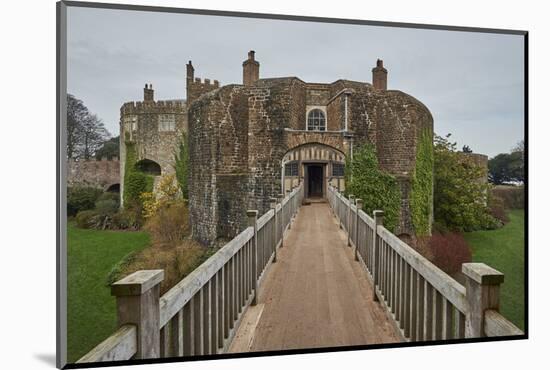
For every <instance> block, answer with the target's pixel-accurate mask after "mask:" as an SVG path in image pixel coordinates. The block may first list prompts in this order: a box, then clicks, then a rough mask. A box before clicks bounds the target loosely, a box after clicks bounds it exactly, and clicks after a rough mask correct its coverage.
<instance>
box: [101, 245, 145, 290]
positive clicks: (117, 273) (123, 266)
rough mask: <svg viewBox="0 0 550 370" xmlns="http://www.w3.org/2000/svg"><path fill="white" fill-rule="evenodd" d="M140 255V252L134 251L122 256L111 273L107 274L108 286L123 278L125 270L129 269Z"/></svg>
mask: <svg viewBox="0 0 550 370" xmlns="http://www.w3.org/2000/svg"><path fill="white" fill-rule="evenodd" d="M137 255H138V252H136V251H132V252H130V253H128V254H127V255H125V256H124V257H122V259H121V260H120V261H118V262H117V263H116V264H115V265H114V266H113V268H112V269H111V271H110V272H109V274H108V275H107V280H106V284H105V285H107V286H110V285H111V284H113V283H115V282H116V281H117V280H119V279H121V278H122V277H123V274H124V272H125V270H127V269H128V268H129V267H130V266H131V264H132V263H133V262H134V261H135V260H136V257H137Z"/></svg>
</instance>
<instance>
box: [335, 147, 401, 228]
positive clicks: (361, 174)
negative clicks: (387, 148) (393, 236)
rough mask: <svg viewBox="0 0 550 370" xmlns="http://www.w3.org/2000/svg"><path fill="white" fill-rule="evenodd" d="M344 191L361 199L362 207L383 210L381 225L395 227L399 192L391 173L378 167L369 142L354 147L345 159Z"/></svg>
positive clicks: (366, 210)
mask: <svg viewBox="0 0 550 370" xmlns="http://www.w3.org/2000/svg"><path fill="white" fill-rule="evenodd" d="M345 179H346V194H348V195H349V194H353V195H355V197H356V198H361V199H362V200H363V210H364V211H365V212H367V213H368V214H372V212H373V211H374V210H377V209H380V210H383V211H384V225H385V226H386V228H387V229H388V230H390V231H394V230H395V228H396V227H397V224H398V221H399V208H400V203H401V194H400V191H399V186H398V184H397V180H396V178H395V177H394V176H392V175H390V174H388V173H387V172H384V171H382V170H381V169H380V168H379V167H378V159H377V157H376V152H375V149H374V147H373V146H372V145H371V144H366V145H363V146H361V147H359V148H358V149H356V150H354V155H353V159H352V160H350V159H349V158H348V159H347V163H346V170H345Z"/></svg>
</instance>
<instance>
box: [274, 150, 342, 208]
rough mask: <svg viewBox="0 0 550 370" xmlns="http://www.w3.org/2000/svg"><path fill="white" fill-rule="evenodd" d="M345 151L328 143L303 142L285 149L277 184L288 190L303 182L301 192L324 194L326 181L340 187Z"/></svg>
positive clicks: (312, 195)
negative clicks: (279, 180) (279, 183)
mask: <svg viewBox="0 0 550 370" xmlns="http://www.w3.org/2000/svg"><path fill="white" fill-rule="evenodd" d="M345 161H346V156H345V154H344V153H343V152H342V151H341V150H339V149H337V148H335V147H333V146H330V145H326V144H324V143H319V142H306V143H304V144H300V145H297V146H295V147H293V148H291V149H290V150H288V151H287V152H286V153H285V154H284V155H283V158H282V161H281V187H282V191H283V193H284V192H288V191H290V190H292V188H294V187H296V186H298V185H299V184H300V183H302V182H303V183H304V192H305V196H306V197H309V198H321V199H322V198H325V197H326V193H327V190H328V185H329V184H330V185H332V186H334V187H336V188H338V189H343V188H344V186H345V184H344V166H345Z"/></svg>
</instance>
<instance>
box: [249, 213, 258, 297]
mask: <svg viewBox="0 0 550 370" xmlns="http://www.w3.org/2000/svg"><path fill="white" fill-rule="evenodd" d="M246 217H247V218H248V226H252V227H253V228H254V245H252V289H253V290H254V297H253V298H252V302H251V305H252V306H255V305H256V303H258V225H257V221H258V211H256V210H248V211H246Z"/></svg>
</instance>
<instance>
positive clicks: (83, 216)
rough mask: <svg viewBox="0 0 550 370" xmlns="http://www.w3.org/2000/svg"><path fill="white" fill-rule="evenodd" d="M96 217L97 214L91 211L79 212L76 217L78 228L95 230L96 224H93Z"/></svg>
mask: <svg viewBox="0 0 550 370" xmlns="http://www.w3.org/2000/svg"><path fill="white" fill-rule="evenodd" d="M96 215H97V214H96V212H95V211H94V210H91V209H89V210H85V211H80V212H78V213H77V214H76V217H75V221H76V226H78V227H80V228H82V229H91V228H94V225H95V223H94V222H93V218H94V217H95V216H96Z"/></svg>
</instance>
